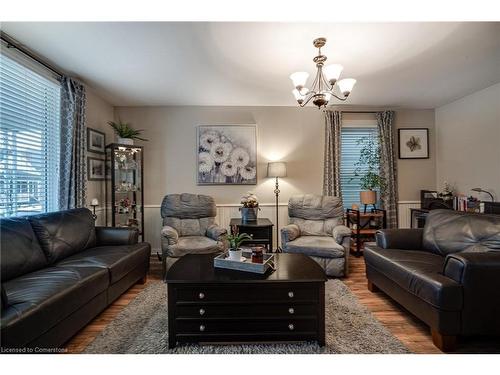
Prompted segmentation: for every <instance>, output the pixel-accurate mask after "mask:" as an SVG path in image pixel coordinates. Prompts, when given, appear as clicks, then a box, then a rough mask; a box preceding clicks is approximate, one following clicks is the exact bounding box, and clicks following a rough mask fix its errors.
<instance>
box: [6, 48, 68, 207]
mask: <svg viewBox="0 0 500 375" xmlns="http://www.w3.org/2000/svg"><path fill="white" fill-rule="evenodd" d="M2 47H3V46H2ZM38 69H39V68H38ZM38 69H37V68H36V67H31V66H30V65H29V62H25V61H23V60H22V59H21V57H19V56H16V55H15V54H14V53H12V52H10V50H7V49H6V48H3V49H2V53H1V54H0V217H7V216H21V215H29V214H34V213H41V212H48V211H54V210H57V209H58V179H59V143H60V139H59V128H60V121H59V120H60V119H59V111H60V85H59V83H58V82H57V80H56V79H55V78H53V77H51V76H50V75H49V74H47V73H45V72H43V71H39V70H38Z"/></svg>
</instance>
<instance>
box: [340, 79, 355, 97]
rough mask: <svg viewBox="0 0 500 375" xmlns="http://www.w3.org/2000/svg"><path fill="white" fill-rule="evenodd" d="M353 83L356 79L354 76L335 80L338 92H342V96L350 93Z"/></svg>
mask: <svg viewBox="0 0 500 375" xmlns="http://www.w3.org/2000/svg"><path fill="white" fill-rule="evenodd" d="M355 84H356V80H355V79H354V78H344V79H341V80H340V81H338V82H337V85H338V86H339V89H340V92H341V93H342V94H344V96H348V95H349V94H350V93H351V91H352V88H353V87H354V85H355Z"/></svg>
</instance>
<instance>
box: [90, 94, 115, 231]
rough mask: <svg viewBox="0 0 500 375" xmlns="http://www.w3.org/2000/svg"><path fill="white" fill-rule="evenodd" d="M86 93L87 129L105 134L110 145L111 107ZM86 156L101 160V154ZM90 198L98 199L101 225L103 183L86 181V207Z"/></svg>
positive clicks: (99, 222) (91, 153)
mask: <svg viewBox="0 0 500 375" xmlns="http://www.w3.org/2000/svg"><path fill="white" fill-rule="evenodd" d="M86 93H87V112H86V115H87V127H89V128H93V129H96V130H99V131H102V132H104V133H106V143H111V141H112V140H113V132H112V131H111V130H110V127H109V126H108V125H107V124H106V123H107V122H108V121H112V120H113V106H112V105H111V104H109V103H108V102H106V101H105V100H103V99H101V98H100V97H99V96H97V95H96V94H95V92H94V91H93V90H92V89H91V88H90V87H88V86H87V87H86ZM87 155H88V156H91V157H96V158H103V159H104V155H103V154H96V153H93V152H87ZM92 198H97V199H99V204H100V208H98V210H97V211H96V212H97V214H98V221H97V222H98V224H103V223H104V222H103V219H104V211H103V210H102V208H103V207H104V203H105V199H106V197H105V191H104V181H88V183H87V205H88V204H90V201H91V200H92Z"/></svg>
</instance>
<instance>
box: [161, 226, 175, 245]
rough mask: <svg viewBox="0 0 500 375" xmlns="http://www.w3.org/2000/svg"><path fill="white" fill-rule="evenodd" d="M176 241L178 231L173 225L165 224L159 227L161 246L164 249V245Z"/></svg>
mask: <svg viewBox="0 0 500 375" xmlns="http://www.w3.org/2000/svg"><path fill="white" fill-rule="evenodd" d="M177 242H179V233H178V232H177V231H176V230H175V229H174V228H173V227H171V226H168V225H165V226H164V227H163V228H162V229H161V245H162V248H163V249H165V248H166V246H170V245H175V244H176V243H177ZM164 245H165V246H164Z"/></svg>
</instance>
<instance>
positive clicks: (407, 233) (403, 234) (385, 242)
mask: <svg viewBox="0 0 500 375" xmlns="http://www.w3.org/2000/svg"><path fill="white" fill-rule="evenodd" d="M423 232H424V230H423V229H421V228H419V229H384V230H379V231H377V233H376V234H375V238H376V241H377V246H380V247H381V248H383V249H400V250H419V249H422V234H423Z"/></svg>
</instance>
